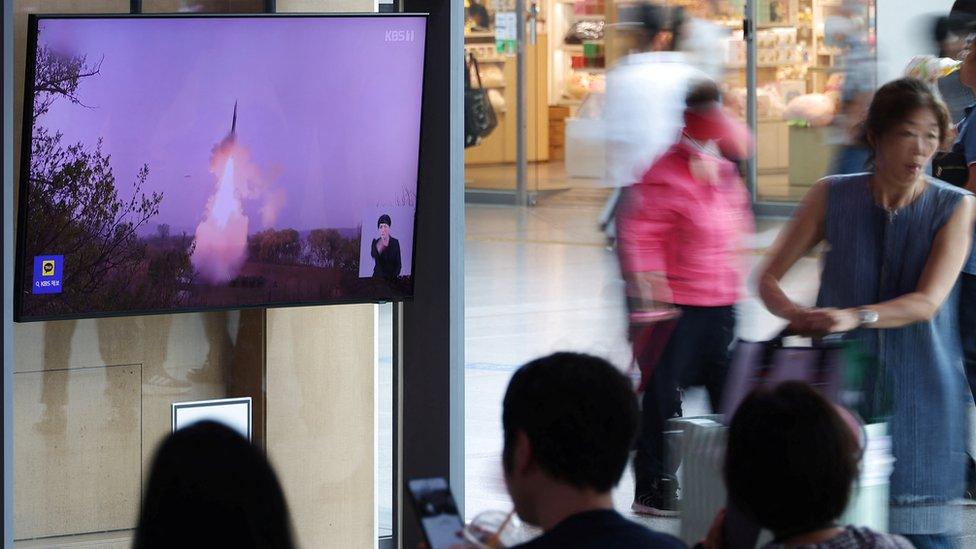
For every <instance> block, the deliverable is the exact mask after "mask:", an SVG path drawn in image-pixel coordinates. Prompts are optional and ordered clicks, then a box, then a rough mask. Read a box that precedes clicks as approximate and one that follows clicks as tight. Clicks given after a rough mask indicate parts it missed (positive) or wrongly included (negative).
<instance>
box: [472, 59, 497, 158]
mask: <svg viewBox="0 0 976 549" xmlns="http://www.w3.org/2000/svg"><path fill="white" fill-rule="evenodd" d="M464 69H465V79H464V148H468V147H473V146H475V145H477V144H478V143H481V140H482V139H484V138H485V137H487V136H488V135H489V134H490V133H491V132H492V130H494V129H495V126H497V125H498V117H497V116H496V115H495V109H494V108H492V106H491V101H490V99H489V98H488V90H487V89H486V88H485V87H484V86H483V85H482V84H481V73H480V72H479V71H478V59H477V58H476V57H475V56H474V54H473V53H469V54H468V59H467V60H466V62H465V64H464ZM472 71H474V74H475V76H476V77H477V79H478V87H477V88H476V87H474V84H473V83H472V81H471V72H472Z"/></svg>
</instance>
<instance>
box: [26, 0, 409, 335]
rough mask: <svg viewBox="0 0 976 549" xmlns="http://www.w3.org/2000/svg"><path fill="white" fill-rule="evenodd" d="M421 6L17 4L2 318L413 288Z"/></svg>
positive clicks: (373, 294)
mask: <svg viewBox="0 0 976 549" xmlns="http://www.w3.org/2000/svg"><path fill="white" fill-rule="evenodd" d="M426 23H427V19H426V16H424V15H401V14H396V15H394V14H385V15H354V16H349V15H343V16H317V15H316V16H311V15H300V16H282V15H267V16H196V15H194V16H182V15H179V16H178V15H167V16H31V18H30V24H29V28H30V35H29V41H28V54H27V74H26V85H25V91H26V93H25V95H24V97H25V100H24V125H23V140H24V145H23V155H22V161H21V178H20V191H19V193H20V194H19V207H18V240H17V270H16V276H17V281H16V286H15V288H16V304H15V317H16V319H17V320H18V321H31V320H53V319H66V318H85V317H99V316H115V315H125V314H150V313H164V312H166V313H171V312H184V311H201V310H209V309H228V308H245V307H275V306H292V305H312V304H333V303H356V302H377V301H387V300H401V299H408V298H410V297H412V294H413V270H412V267H413V255H414V234H415V231H414V221H415V213H416V197H417V184H418V181H417V179H418V172H419V170H418V167H419V166H418V163H419V158H420V152H419V151H420V140H421V136H420V123H421V99H422V94H423V73H424V50H425V44H426V40H425V30H426Z"/></svg>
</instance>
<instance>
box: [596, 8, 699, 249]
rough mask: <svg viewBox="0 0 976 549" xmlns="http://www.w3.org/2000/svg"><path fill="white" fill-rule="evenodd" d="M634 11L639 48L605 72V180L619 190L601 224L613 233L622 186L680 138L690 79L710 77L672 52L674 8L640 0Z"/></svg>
mask: <svg viewBox="0 0 976 549" xmlns="http://www.w3.org/2000/svg"><path fill="white" fill-rule="evenodd" d="M636 11H637V13H636V17H635V19H636V21H634V22H633V24H634V25H638V26H639V30H638V39H637V42H638V44H637V45H638V48H637V52H636V53H631V54H629V55H626V56H624V57H623V58H621V59H620V61H619V62H618V63H617V64H616V65H615V66H614V67H613V68H612V69H611V70H610V71H609V72H608V74H607V91H606V103H605V105H606V106H605V108H604V115H603V118H604V124H605V131H606V144H607V179H608V182H609V183H610V184H612V185H613V186H614V187H616V188H617V190H616V191H615V193H614V195H613V196H612V197H611V198H610V200H609V201H608V203H607V206H606V208H605V209H604V212H603V215H602V217H601V225H602V226H603V228H604V230H607V231H608V236H610V237H611V238H612V237H613V227H612V225H611V223H612V219H613V214H614V210H615V209H616V205H617V200H618V198H619V189H620V188H622V187H627V186H629V185H632V184H634V183H636V182H637V181H640V178H641V176H642V175H643V174H644V172H645V171H647V168H649V167H650V166H651V164H653V163H654V161H655V160H657V158H658V157H659V156H661V155H662V154H663V153H664V152H665V151H666V150H667V149H668V147H670V146H671V145H673V144H674V143H676V142H677V141H678V137H679V135H680V133H681V127H682V125H683V124H684V121H683V118H682V117H683V114H684V101H685V96H686V95H687V94H688V86H689V82H691V81H693V80H694V81H699V80H704V79H707V77H706V75H705V74H704V73H703V72H702V71H700V70H698V69H696V68H695V67H694V66H692V64H691V63H690V62H689V59H688V57H687V56H686V54H684V53H681V52H676V51H671V50H672V46H673V45H674V34H673V31H672V29H673V28H674V27H673V24H672V23H673V18H672V16H671V15H670V12H668V11H667V10H666V9H665V8H662V7H660V6H656V5H652V4H640V5H639V6H638V7H637V10H636Z"/></svg>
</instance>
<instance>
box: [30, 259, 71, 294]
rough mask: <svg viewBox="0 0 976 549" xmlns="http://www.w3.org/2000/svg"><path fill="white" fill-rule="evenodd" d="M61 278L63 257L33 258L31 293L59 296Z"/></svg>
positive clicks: (62, 276) (62, 275) (62, 274)
mask: <svg viewBox="0 0 976 549" xmlns="http://www.w3.org/2000/svg"><path fill="white" fill-rule="evenodd" d="M62 278H64V256H63V255H38V256H34V284H33V286H32V287H31V293H33V294H60V293H61V281H62Z"/></svg>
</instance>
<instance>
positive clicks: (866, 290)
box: [817, 173, 970, 534]
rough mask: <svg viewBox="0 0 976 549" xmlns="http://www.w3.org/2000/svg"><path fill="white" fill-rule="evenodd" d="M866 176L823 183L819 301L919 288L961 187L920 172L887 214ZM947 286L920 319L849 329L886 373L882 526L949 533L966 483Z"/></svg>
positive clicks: (953, 316) (962, 397)
mask: <svg viewBox="0 0 976 549" xmlns="http://www.w3.org/2000/svg"><path fill="white" fill-rule="evenodd" d="M870 177H871V175H870V174H866V173H864V174H855V175H849V176H837V177H831V178H828V179H827V185H828V187H827V211H826V219H825V229H826V242H827V250H826V252H825V254H824V257H823V271H822V274H821V282H820V295H819V297H818V298H817V305H818V306H820V307H838V308H848V307H859V306H863V305H870V304H874V303H878V302H882V301H887V300H890V299H894V298H896V297H899V296H901V295H904V294H906V293H910V292H912V291H914V290H915V289H916V287H917V286H918V281H919V278H920V277H921V275H922V271H923V269H924V268H925V264H926V262H927V261H928V257H929V253H930V252H931V250H932V244H933V242H934V240H935V237H936V234H937V233H938V232H939V230H941V229H942V227H943V226H944V225H945V224H946V222H947V221H948V220H949V218H950V217H951V216H952V214H953V213H954V212H955V210H956V207H957V206H958V205H959V204H960V203H961V201H962V199H963V197H964V196H966V195H968V194H970V193H968V192H967V191H965V190H963V189H960V188H957V187H954V186H952V185H949V184H947V183H944V182H942V181H939V180H938V179H934V178H931V177H930V178H928V184H927V185H926V187H925V190H924V191H923V192H922V193H921V194H920V195H919V196H918V197H917V198H916V200H915V201H914V202H912V203H911V204H908V205H907V206H905V207H903V208H901V209H900V210H898V211H897V212H895V213H894V214H889V212H887V211H886V210H885V209H884V208H882V207H881V206H878V205H877V204H876V203H875V201H874V197H873V195H872V193H871V189H870V186H869V180H870ZM957 293H958V292H957V289H954V290H953V291H952V293H951V294H950V295H949V297H948V298H947V299H946V301H945V303H943V304H942V307H941V308H940V309H939V311H938V313H937V314H936V315H935V316H934V317H933V318H932V319H931V320H929V321H927V322H919V323H916V324H912V325H910V326H905V327H903V328H895V329H885V330H871V329H864V330H857V331H855V332H852V333H850V334H848V335H847V337H850V338H857V339H859V340H860V341H861V342H862V343H863V344H864V345H866V347H867V348H868V350H869V351H871V352H872V353H873V354H874V355H875V356H876V357H877V358H878V360H879V361H881V362H882V363H883V364H884V365H885V369H886V371H887V373H888V375H889V376H890V386H891V387H892V394H891V397H892V400H893V404H894V410H893V413H892V417H891V425H890V432H891V437H892V451H893V453H894V456H895V459H896V460H897V461H896V463H895V470H894V473H893V474H892V477H891V500H892V508H891V516H890V521H891V531H892V532H895V533H899V534H925V533H941V532H954V531H958V530H959V529H960V527H961V522H960V515H959V509H958V506H951V505H948V503H949V502H950V500H952V499H955V498H958V497H960V496H961V495H962V490H963V487H964V479H965V450H966V429H967V426H968V417H967V413H966V412H967V410H968V408H967V403H968V399H969V398H970V397H969V394H968V386H967V385H966V379H965V375H964V373H963V369H962V351H961V347H960V340H959V329H958V324H957V320H958V304H957V301H958V296H957Z"/></svg>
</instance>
